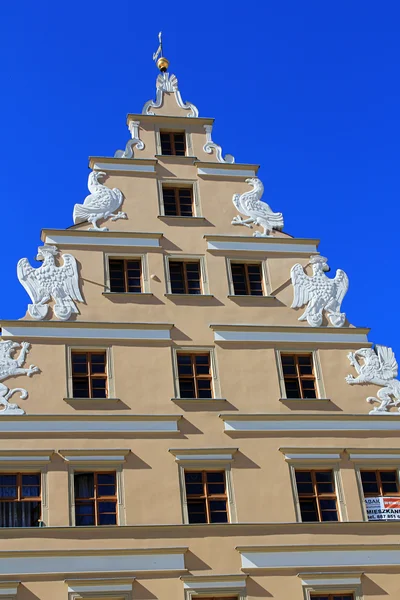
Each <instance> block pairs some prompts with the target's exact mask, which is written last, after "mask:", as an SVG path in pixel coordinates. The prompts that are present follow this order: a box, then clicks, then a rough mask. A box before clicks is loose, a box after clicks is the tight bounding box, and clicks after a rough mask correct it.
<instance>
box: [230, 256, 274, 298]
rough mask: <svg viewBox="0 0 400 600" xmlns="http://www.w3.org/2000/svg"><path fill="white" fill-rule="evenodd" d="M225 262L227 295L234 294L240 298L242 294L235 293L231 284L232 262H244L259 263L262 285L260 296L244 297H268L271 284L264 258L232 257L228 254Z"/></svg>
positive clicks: (247, 296) (249, 296)
mask: <svg viewBox="0 0 400 600" xmlns="http://www.w3.org/2000/svg"><path fill="white" fill-rule="evenodd" d="M225 262H226V272H227V275H228V287H229V296H236V297H238V298H242V297H243V295H242V294H235V287H234V285H233V277H232V263H233V264H235V263H239V264H242V263H246V264H252V265H254V264H259V265H260V266H261V278H262V287H263V294H262V296H251V295H247V294H246V295H245V296H244V297H246V298H268V297H270V295H271V286H270V283H269V274H268V262H267V261H266V260H257V259H254V258H240V259H239V258H232V257H229V256H226V257H225Z"/></svg>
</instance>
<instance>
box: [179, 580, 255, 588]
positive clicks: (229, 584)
mask: <svg viewBox="0 0 400 600" xmlns="http://www.w3.org/2000/svg"><path fill="white" fill-rule="evenodd" d="M183 587H184V589H185V590H214V589H238V588H243V589H245V588H246V580H234V581H227V580H225V581H184V583H183Z"/></svg>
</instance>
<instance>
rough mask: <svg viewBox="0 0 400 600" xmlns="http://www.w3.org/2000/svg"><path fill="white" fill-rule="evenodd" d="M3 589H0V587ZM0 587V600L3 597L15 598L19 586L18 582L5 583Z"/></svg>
mask: <svg viewBox="0 0 400 600" xmlns="http://www.w3.org/2000/svg"><path fill="white" fill-rule="evenodd" d="M3 585H4V586H5V587H2V586H3ZM2 586H0V598H1V597H2V596H3V597H4V596H16V595H17V591H18V586H19V581H9V582H7V581H5V582H3V583H2Z"/></svg>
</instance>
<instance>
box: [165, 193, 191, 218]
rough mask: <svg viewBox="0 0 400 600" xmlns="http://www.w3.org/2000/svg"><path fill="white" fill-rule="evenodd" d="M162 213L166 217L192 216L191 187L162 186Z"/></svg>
mask: <svg viewBox="0 0 400 600" xmlns="http://www.w3.org/2000/svg"><path fill="white" fill-rule="evenodd" d="M162 195H163V203H164V215H165V216H167V217H193V188H191V187H176V188H174V187H167V186H165V187H164V186H163V188H162Z"/></svg>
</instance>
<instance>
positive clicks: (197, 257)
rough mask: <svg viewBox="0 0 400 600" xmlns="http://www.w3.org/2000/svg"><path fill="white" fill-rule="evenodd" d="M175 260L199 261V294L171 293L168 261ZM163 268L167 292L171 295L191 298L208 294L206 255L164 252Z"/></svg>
mask: <svg viewBox="0 0 400 600" xmlns="http://www.w3.org/2000/svg"><path fill="white" fill-rule="evenodd" d="M171 260H172V261H177V262H188V261H189V262H190V261H192V262H194V261H198V262H199V263H200V277H201V292H202V293H201V294H173V293H172V289H171V276H170V271H169V262H170V261H171ZM164 270H165V281H166V286H167V292H166V293H167V294H171V295H172V296H182V295H184V296H190V297H193V298H196V297H199V296H209V295H210V289H209V287H208V277H207V266H206V257H205V256H204V254H166V255H164Z"/></svg>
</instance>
